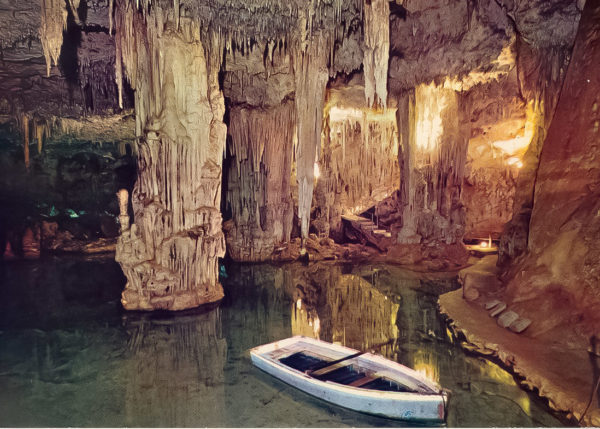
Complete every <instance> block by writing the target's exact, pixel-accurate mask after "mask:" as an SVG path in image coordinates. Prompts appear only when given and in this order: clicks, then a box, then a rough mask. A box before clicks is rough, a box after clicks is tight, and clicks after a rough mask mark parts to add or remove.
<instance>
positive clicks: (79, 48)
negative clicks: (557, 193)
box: [0, 0, 584, 116]
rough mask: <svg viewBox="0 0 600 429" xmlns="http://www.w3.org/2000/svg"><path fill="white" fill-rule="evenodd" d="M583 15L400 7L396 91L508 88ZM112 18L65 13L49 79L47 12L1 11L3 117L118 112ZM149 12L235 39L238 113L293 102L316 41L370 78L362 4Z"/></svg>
mask: <svg viewBox="0 0 600 429" xmlns="http://www.w3.org/2000/svg"><path fill="white" fill-rule="evenodd" d="M583 3H584V2H583V1H581V0H578V1H575V0H562V1H560V0H549V1H542V0H529V1H524V0H523V1H515V0H512V1H511V0H475V1H473V0H467V1H464V0H443V1H434V0H419V1H416V0H404V1H400V0H396V1H392V2H390V20H389V23H390V50H389V70H388V87H389V91H390V92H391V93H392V94H393V93H399V92H401V91H404V90H406V89H410V88H413V87H415V86H417V85H419V84H421V83H429V82H432V81H435V82H436V83H438V84H439V83H441V82H444V81H447V82H448V83H449V84H450V85H452V86H453V87H454V88H455V89H462V90H465V89H467V90H468V89H470V88H471V87H472V86H474V85H476V84H478V83H482V82H488V81H490V80H498V79H499V78H502V77H504V76H506V75H507V74H508V73H509V72H510V70H511V69H512V68H513V67H514V65H515V59H516V57H517V50H518V49H517V48H516V47H515V45H516V41H517V39H519V40H520V41H521V42H523V43H526V44H527V45H528V46H530V47H532V49H534V50H538V51H539V50H546V51H550V52H556V51H561V50H562V51H564V50H565V49H566V50H568V47H570V46H571V45H572V43H573V39H574V35H575V31H576V28H577V23H578V19H579V16H580V13H581V9H582V8H583ZM111 7H112V8H114V7H118V2H113V0H87V1H83V0H81V4H80V5H79V8H78V13H77V15H80V16H77V18H74V17H73V14H72V11H71V9H70V8H69V7H67V8H66V10H68V11H69V20H68V25H67V26H66V29H65V32H64V40H65V42H66V43H65V44H64V45H63V47H62V50H61V61H59V67H58V68H56V67H52V68H51V72H50V76H49V77H46V76H45V75H46V73H45V70H46V65H45V61H44V58H43V49H42V44H41V43H40V25H41V19H40V16H41V6H40V1H31V2H23V1H19V0H0V22H2V26H1V27H0V114H3V115H13V116H14V115H16V114H17V113H18V112H23V111H33V112H36V113H39V114H40V115H48V114H50V113H52V114H55V115H63V116H81V115H84V114H86V111H90V110H93V111H94V112H97V113H106V112H107V111H108V112H110V111H112V110H116V108H117V107H118V106H115V104H116V97H114V94H115V93H116V85H114V84H113V83H112V81H114V70H113V69H114V61H115V52H114V37H113V36H112V35H111V34H109V28H110V27H111V25H112V20H111V19H110V17H111V10H110V8H111ZM138 7H139V8H140V9H141V10H144V11H145V12H146V13H152V9H153V8H163V9H164V10H169V11H172V10H174V8H178V9H179V11H180V12H179V14H180V15H181V16H182V17H192V18H194V19H196V20H198V21H199V22H200V23H201V25H202V26H203V27H205V28H211V29H213V30H215V31H218V32H220V33H221V34H225V35H226V38H227V40H228V41H227V46H226V47H227V55H226V56H225V62H224V67H223V69H224V71H225V72H226V74H231V73H233V74H237V75H236V76H234V77H232V76H229V77H226V79H225V83H224V91H225V95H226V96H227V97H228V98H230V99H232V100H233V101H234V102H239V103H242V104H250V105H273V104H276V103H278V102H279V101H280V100H282V99H284V98H285V97H290V96H293V77H291V75H290V74H291V73H292V71H291V67H290V64H289V58H286V56H287V55H288V49H289V47H290V44H291V41H292V40H297V39H298V38H300V39H302V38H306V37H308V36H307V35H309V34H312V33H314V32H317V31H325V32H327V33H328V34H329V35H330V37H331V38H332V39H333V40H334V43H333V47H332V52H331V54H330V59H329V69H330V75H331V76H332V77H335V75H336V74H338V75H339V74H344V75H351V74H353V73H358V74H362V73H360V72H361V70H362V64H363V59H364V50H365V41H364V24H363V15H364V10H363V9H364V5H363V2H362V1H359V0H351V1H341V0H312V1H306V0H288V1H276V0H204V1H203V0H158V1H157V0H154V1H149V0H138ZM74 21H78V22H79V23H78V24H74ZM562 51H561V52H562ZM278 55H279V57H278V58H274V57H277V56H278ZM563 56H564V55H563ZM265 57H269V59H270V60H271V65H272V66H271V67H270V68H271V70H265V69H266V68H267V66H266V65H265ZM532 67H535V66H532ZM550 68H552V67H550ZM555 68H556V67H555ZM550 72H553V71H552V70H550ZM555 73H556V72H555ZM242 74H245V76H244V77H241V75H242ZM252 76H255V77H256V79H255V80H254V81H255V82H253V83H252V84H248V83H247V82H245V84H246V91H245V93H242V92H241V91H240V90H239V89H240V88H241V87H242V83H243V82H240V79H241V80H243V79H246V78H248V77H250V78H252ZM260 76H264V77H263V78H261V77H260ZM261 79H262V81H261ZM238 82H239V83H238ZM353 82H356V80H354V81H353ZM90 97H91V98H93V101H91V102H90V100H89V98H90ZM111 99H112V101H111ZM129 103H131V100H130V101H129ZM125 104H126V105H127V104H128V102H127V101H126V103H125ZM129 105H130V104H129Z"/></svg>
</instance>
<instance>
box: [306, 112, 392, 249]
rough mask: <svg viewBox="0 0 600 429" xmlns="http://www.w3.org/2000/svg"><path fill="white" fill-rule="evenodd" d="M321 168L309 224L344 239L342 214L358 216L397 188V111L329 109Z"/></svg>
mask: <svg viewBox="0 0 600 429" xmlns="http://www.w3.org/2000/svg"><path fill="white" fill-rule="evenodd" d="M318 169H319V172H320V174H319V177H318V178H317V180H316V184H315V196H314V199H313V219H312V223H311V224H312V226H313V227H314V228H315V229H316V230H317V232H318V233H319V234H320V235H322V236H332V237H334V238H336V239H343V227H342V219H341V216H342V214H347V213H352V214H360V213H362V212H363V211H365V210H367V209H369V208H371V207H373V206H374V205H376V204H377V203H379V202H380V201H382V200H384V199H385V198H387V197H388V196H390V195H391V194H392V193H394V191H396V189H398V183H399V182H400V167H399V165H398V129H397V124H396V115H395V109H391V108H390V109H388V110H387V111H386V112H383V111H374V110H371V109H367V108H361V109H358V108H346V109H341V108H338V107H332V108H331V109H329V111H328V112H327V115H326V126H325V130H324V133H323V138H322V143H321V155H320V157H319V163H318ZM365 172H369V174H365Z"/></svg>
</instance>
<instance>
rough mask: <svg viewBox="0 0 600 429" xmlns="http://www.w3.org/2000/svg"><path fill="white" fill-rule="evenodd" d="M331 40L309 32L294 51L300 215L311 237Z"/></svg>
mask: <svg viewBox="0 0 600 429" xmlns="http://www.w3.org/2000/svg"><path fill="white" fill-rule="evenodd" d="M329 43H331V41H330V40H328V39H327V37H326V36H325V35H324V34H323V33H321V32H319V33H318V34H315V35H313V36H312V37H310V36H309V39H308V40H307V43H306V45H305V46H304V47H300V46H298V47H297V50H296V52H295V54H294V74H295V80H296V116H297V134H298V142H297V146H296V180H297V181H298V218H299V219H300V230H301V234H302V238H306V237H308V226H309V222H310V207H311V203H312V195H313V187H314V165H315V162H316V161H317V155H318V152H317V149H318V148H319V144H320V142H321V128H322V121H323V104H324V100H325V87H326V85H327V81H328V77H329V71H328V69H327V53H328V52H329V45H328V44H329Z"/></svg>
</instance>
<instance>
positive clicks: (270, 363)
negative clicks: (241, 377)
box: [250, 337, 447, 422]
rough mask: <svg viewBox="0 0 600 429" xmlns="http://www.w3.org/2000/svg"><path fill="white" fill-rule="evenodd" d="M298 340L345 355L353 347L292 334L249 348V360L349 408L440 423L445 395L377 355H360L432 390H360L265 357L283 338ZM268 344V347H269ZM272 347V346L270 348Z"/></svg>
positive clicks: (384, 415)
mask: <svg viewBox="0 0 600 429" xmlns="http://www.w3.org/2000/svg"><path fill="white" fill-rule="evenodd" d="M300 338H301V339H302V340H303V341H305V342H309V343H310V342H318V343H322V344H327V345H328V346H331V347H334V348H337V349H339V351H341V352H342V353H345V354H346V355H349V354H352V352H353V350H352V349H348V348H346V347H342V346H337V345H330V344H329V343H325V342H322V341H318V340H314V339H312V338H305V337H294V338H290V339H287V340H283V341H281V342H276V343H271V344H267V345H265V346H260V347H257V348H255V349H253V350H251V352H250V355H251V359H252V362H253V363H254V365H256V366H257V367H258V368H260V369H262V370H263V371H265V372H266V373H268V374H270V375H272V376H274V377H276V378H278V379H280V380H282V381H284V382H285V383H288V384H290V385H291V386H294V387H296V388H298V389H299V390H302V391H303V392H306V393H308V394H310V395H312V396H315V397H317V398H319V399H323V400H325V401H327V402H330V403H332V404H336V405H339V406H341V407H345V408H349V409H352V410H355V411H359V412H363V413H368V414H373V415H378V416H383V417H388V418H394V419H402V420H408V421H422V422H425V421H428V422H443V421H444V418H445V403H446V401H447V397H446V394H445V393H443V392H441V390H440V389H439V388H438V387H437V386H436V385H435V384H434V383H432V382H431V381H428V380H425V379H423V378H422V377H421V376H420V374H418V373H416V372H415V371H413V370H411V369H410V368H407V367H404V366H402V365H400V364H398V363H396V362H391V361H388V360H387V359H384V358H382V357H381V356H375V355H371V354H365V355H363V356H361V358H363V357H364V358H363V360H366V361H370V360H372V361H379V363H381V362H385V363H386V365H388V366H390V368H391V370H393V371H398V370H402V372H405V373H406V372H407V370H408V372H409V375H410V377H411V378H417V379H418V381H419V382H420V383H423V384H426V385H427V386H428V387H431V388H433V389H436V391H435V393H432V394H423V393H412V392H388V391H380V390H371V389H364V388H360V387H352V386H347V385H343V384H338V383H334V382H330V381H322V380H319V379H316V378H314V377H311V376H309V375H307V374H305V373H303V372H301V371H298V370H295V369H292V368H290V367H288V366H286V365H284V364H282V363H280V362H278V360H275V359H270V358H269V356H268V351H269V350H274V349H275V348H276V347H278V346H280V345H281V344H282V343H283V342H285V341H290V340H293V339H296V340H298V339H300ZM269 346H271V347H269ZM272 346H275V347H272Z"/></svg>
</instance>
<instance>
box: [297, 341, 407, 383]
mask: <svg viewBox="0 0 600 429" xmlns="http://www.w3.org/2000/svg"><path fill="white" fill-rule="evenodd" d="M394 341H396V339H395V338H392V339H389V340H387V341H386V342H385V343H381V344H376V345H374V346H372V347H370V348H369V349H368V350H363V351H360V352H357V353H353V354H351V355H348V356H346V357H343V358H341V359H337V360H334V361H330V362H323V363H322V364H319V365H317V367H316V368H312V369H310V370H308V371H306V374H307V375H313V374H314V373H315V372H317V371H321V370H323V369H325V368H329V367H330V366H334V365H337V364H338V363H340V362H344V361H345V360H348V359H352V358H355V357H358V356H360V355H364V354H365V353H368V352H371V351H374V350H377V349H380V348H382V347H383V346H387V345H388V344H392V343H393V342H394Z"/></svg>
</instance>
